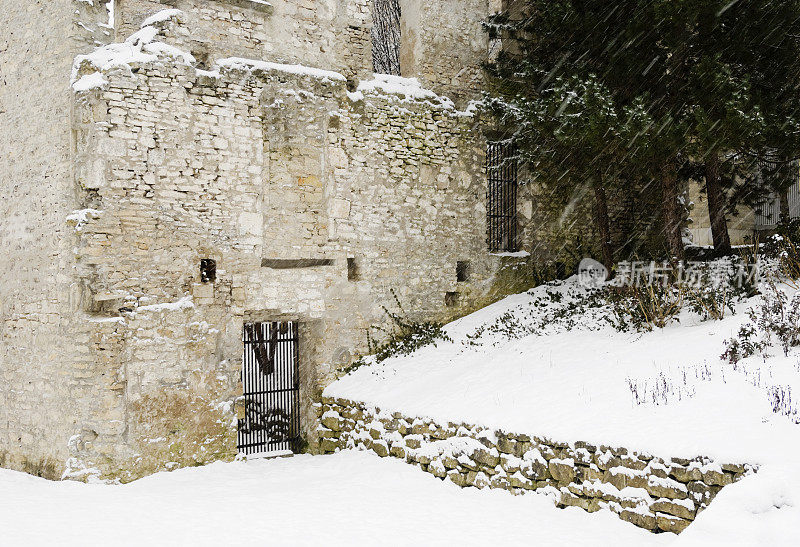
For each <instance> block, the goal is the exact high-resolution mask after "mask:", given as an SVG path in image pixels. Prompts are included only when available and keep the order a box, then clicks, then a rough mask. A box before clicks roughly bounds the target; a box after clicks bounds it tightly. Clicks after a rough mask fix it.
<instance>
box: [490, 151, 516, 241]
mask: <svg viewBox="0 0 800 547" xmlns="http://www.w3.org/2000/svg"><path fill="white" fill-rule="evenodd" d="M486 175H487V178H488V182H489V184H488V188H487V192H486V213H487V216H486V223H487V231H488V234H487V236H488V242H489V252H493V253H497V252H513V251H516V250H517V248H516V246H517V160H516V150H515V149H514V145H513V144H511V143H507V142H491V143H489V144H488V145H487V147H486Z"/></svg>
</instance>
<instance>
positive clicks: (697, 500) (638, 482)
mask: <svg viewBox="0 0 800 547" xmlns="http://www.w3.org/2000/svg"><path fill="white" fill-rule="evenodd" d="M332 410H334V409H332ZM335 410H337V411H339V412H340V414H342V415H346V411H345V410H344V409H342V408H336V409H335ZM393 420H397V421H398V424H399V423H400V422H401V421H408V422H410V421H412V420H408V419H407V418H406V419H404V418H402V417H397V416H393ZM421 423H423V422H422V421H417V425H418V426H419V424H421ZM343 425H344V426H346V428H353V429H354V431H355V432H356V433H355V434H354V435H353V436H354V437H355V438H362V439H363V438H364V437H365V434H366V437H368V439H367V441H366V443H367V446H368V447H370V448H371V449H372V450H376V443H379V442H382V441H385V440H387V439H388V440H389V445H390V446H391V448H390V449H389V453H390V454H394V448H395V447H398V448H402V446H403V445H404V444H407V443H409V441H410V442H411V444H414V445H416V446H418V449H416V450H415V449H410V448H409V449H406V450H405V453H406V459H407V461H409V462H413V463H415V464H417V465H419V466H420V467H421V468H422V469H423V470H425V471H427V472H428V473H431V474H433V475H435V476H437V477H439V478H447V479H448V480H450V481H451V482H453V483H455V484H458V485H459V486H462V487H463V486H475V487H478V488H499V489H507V490H510V491H512V492H514V493H521V492H523V491H525V490H535V489H539V488H545V487H548V488H557V489H558V490H559V492H560V494H559V501H558V504H559V505H560V506H562V507H566V506H574V507H581V508H583V509H584V510H586V511H590V512H592V511H598V510H600V509H604V508H605V509H607V510H613V511H615V512H618V514H619V515H620V517H621V518H623V519H624V520H627V521H629V522H632V523H634V524H636V525H637V526H641V527H643V528H647V529H649V530H661V531H669V532H675V533H678V532H680V531H681V530H682V529H683V528H685V526H687V524H688V523H689V522H691V521H692V520H694V518H695V516H696V514H698V513H699V512H701V511H702V510H703V508H704V507H705V506H706V505H705V504H707V502H708V500H710V499H711V497H713V495H714V494H716V492H718V491H719V490H720V489H721V488H722V486H719V485H709V484H706V483H705V482H703V480H702V479H703V477H702V475H701V480H695V481H689V482H688V483H685V484H684V483H682V482H680V481H677V480H675V479H674V477H672V478H671V477H670V476H669V474H670V473H671V472H672V471H673V470H676V471H675V473H676V474H678V475H679V476H681V477H683V476H688V477H693V476H696V474H694V470H695V469H700V466H701V465H702V466H703V469H704V470H705V471H706V472H708V471H711V470H714V469H715V468H714V465H713V463H712V462H710V461H709V460H703V461H702V462H695V461H692V462H688V463H687V465H685V466H680V465H679V464H677V463H675V462H672V463H671V464H670V467H667V465H666V464H665V463H664V460H661V459H658V458H656V457H653V456H648V457H647V458H646V459H644V458H642V457H640V456H637V455H636V454H635V453H632V452H630V453H627V452H626V451H624V450H620V449H614V450H613V451H612V450H611V449H610V448H609V447H604V449H603V450H604V452H601V454H600V455H601V457H602V459H603V460H604V461H605V462H606V464H608V463H610V462H612V461H618V462H619V463H620V465H618V466H614V467H610V468H609V469H607V470H606V471H603V470H601V469H600V468H599V467H598V466H597V465H596V464H594V463H590V464H588V465H586V464H585V462H586V461H588V460H589V459H590V458H591V459H592V460H594V459H595V457H596V455H592V454H590V453H589V452H588V449H586V448H584V447H578V448H574V449H572V448H570V447H569V446H568V445H566V444H565V443H553V444H554V445H556V444H557V446H555V448H552V447H550V446H548V445H540V444H537V442H536V441H530V442H531V445H532V448H530V449H529V450H528V451H526V452H525V453H524V454H522V457H517V456H515V455H514V452H515V451H516V447H517V445H518V444H519V443H521V442H529V441H518V440H517V436H516V435H514V434H513V433H506V434H499V433H496V434H495V433H494V432H491V431H486V430H478V429H477V428H471V427H469V426H467V425H464V424H458V425H455V424H448V427H447V428H446V429H447V431H448V432H449V433H450V434H451V436H450V437H448V438H447V439H446V440H436V439H435V438H433V437H428V438H426V437H425V436H423V435H421V434H418V435H411V434H407V435H405V436H403V435H402V434H401V433H400V432H399V427H398V430H397V431H389V430H388V428H385V429H387V430H386V431H383V432H382V433H381V435H380V436H379V439H373V438H372V436H371V435H370V433H372V432H373V431H375V430H376V428H375V427H374V419H373V417H372V416H371V415H370V414H369V413H367V416H366V418H365V420H363V421H361V422H359V423H351V422H348V423H346V424H343ZM424 427H425V428H426V429H427V430H429V431H431V430H435V429H442V428H440V427H439V426H438V425H437V424H432V423H427V422H426V423H424ZM378 429H380V428H378ZM417 430H418V431H420V429H419V428H418V429H417ZM331 434H338V433H337V432H332V431H330V430H327V429H325V428H321V429H320V432H319V435H320V437H321V438H325V437H326V436H327V435H331ZM341 435H342V438H347V437H348V436H349V435H350V430H349V429H348V430H347V431H343V433H342V434H341ZM495 435H496V436H495ZM504 435H505V437H504ZM495 438H496V439H497V441H496V442H497V443H498V445H503V441H502V439H503V438H505V439H506V440H507V442H511V441H513V443H514V444H513V446H512V445H510V444H506V445H505V448H506V449H507V450H508V452H500V451H497V450H495V449H494V445H493V444H492V442H489V441H490V440H492V439H495ZM476 441H478V442H477V443H476ZM548 442H551V443H552V441H548ZM478 443H480V444H478ZM487 444H488V447H487ZM377 450H380V448H377ZM548 450H550V455H551V457H550V459H549V461H548V459H546V458H545V456H544V454H545V453H546V452H547V451H548ZM437 454H438V456H437ZM557 454H558V455H561V456H572V455H574V456H576V458H575V459H573V458H563V457H562V458H556V457H554V456H555V455H557ZM634 457H635V458H637V460H636V461H638V462H639V463H632V462H633V458H634ZM581 462H584V463H581ZM624 462H627V463H628V465H630V467H626V466H624ZM730 474H731V473H730V472H727V475H729V476H730ZM709 476H710V475H709Z"/></svg>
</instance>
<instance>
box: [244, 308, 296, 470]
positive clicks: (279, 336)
mask: <svg viewBox="0 0 800 547" xmlns="http://www.w3.org/2000/svg"><path fill="white" fill-rule="evenodd" d="M242 342H243V344H244V353H243V357H242V359H243V362H242V384H243V388H244V418H242V419H240V420H239V431H238V437H237V448H238V449H239V452H240V453H242V454H247V455H252V454H263V453H270V452H276V451H286V450H291V451H293V452H297V451H298V450H299V449H300V412H299V391H300V382H299V370H300V352H299V329H298V324H297V323H296V322H293V321H287V322H280V323H279V322H270V323H246V324H245V325H244V329H243V335H242Z"/></svg>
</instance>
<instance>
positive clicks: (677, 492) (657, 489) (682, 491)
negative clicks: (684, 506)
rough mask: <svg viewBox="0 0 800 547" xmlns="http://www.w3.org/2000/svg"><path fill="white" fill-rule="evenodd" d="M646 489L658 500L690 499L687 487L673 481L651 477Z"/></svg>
mask: <svg viewBox="0 0 800 547" xmlns="http://www.w3.org/2000/svg"><path fill="white" fill-rule="evenodd" d="M644 488H645V489H646V490H647V491H648V492H649V493H650V494H651V495H653V496H655V497H657V498H671V499H686V498H687V497H689V491H688V490H687V488H686V486H685V485H683V484H682V483H679V482H677V481H674V480H672V479H662V478H659V477H655V476H650V477H649V478H648V480H647V484H646V485H645V487H644Z"/></svg>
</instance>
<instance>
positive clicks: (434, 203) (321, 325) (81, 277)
mask: <svg viewBox="0 0 800 547" xmlns="http://www.w3.org/2000/svg"><path fill="white" fill-rule="evenodd" d="M276 9H277V7H276ZM190 21H192V16H190V15H187V14H181V13H173V14H172V15H170V16H169V17H165V18H164V20H162V21H158V22H154V24H153V25H154V26H153V27H152V29H151V30H152V36H151V35H150V32H151V31H150V30H148V31H147V32H145V33H144V34H142V35H140V37H139V38H138V39H137V41H133V42H129V45H130V47H131V48H133V50H134V54H133V55H132V56H130V57H125V59H126V61H125V62H124V63H116V62H110V63H107V62H105V61H104V62H105V64H104V65H103V66H102V67H99V66H97V65H96V64H94V62H93V61H92V58H86V59H83V60H82V61H81V62H80V63H79V64H78V66H77V72H76V77H77V78H79V80H78V81H77V82H76V89H78V92H77V93H76V96H75V104H74V109H75V112H74V116H73V131H74V135H75V142H76V146H75V149H76V154H75V157H74V173H75V180H76V183H77V185H78V187H79V192H78V197H79V204H78V207H77V208H76V209H75V210H74V211H72V212H71V213H70V214H68V215H65V217H64V219H63V221H64V223H65V224H67V225H69V226H70V227H71V229H72V230H73V232H74V235H75V237H76V243H75V245H74V252H75V257H76V261H77V262H76V268H75V271H74V275H75V280H76V283H77V285H78V286H79V287H80V299H79V303H80V308H81V313H82V314H84V317H86V321H85V324H86V325H89V326H90V331H91V333H92V336H93V337H94V339H98V340H100V341H101V342H98V343H97V344H95V345H90V346H89V348H88V349H87V350H86V351H87V352H88V354H89V358H90V359H93V360H94V362H97V363H106V366H107V367H108V369H109V373H108V374H107V375H106V376H107V377H110V378H113V384H112V387H111V388H110V392H111V393H113V394H114V397H115V398H114V404H113V405H109V407H108V410H107V411H103V412H98V414H97V416H98V419H102V418H107V419H108V420H109V422H110V423H113V424H115V427H114V428H111V427H106V428H105V429H104V430H103V431H104V432H105V433H104V434H98V435H97V436H96V437H95V436H93V435H92V434H89V435H88V437H91V447H90V448H91V450H82V451H80V454H78V455H77V456H75V457H74V458H73V460H71V461H70V469H71V470H74V472H75V473H80V472H85V469H89V470H91V469H100V470H101V472H102V474H105V475H108V476H122V478H126V479H127V478H135V476H137V474H138V475H139V476H140V475H141V474H145V473H147V472H151V471H153V470H158V469H160V468H163V465H165V464H167V463H171V464H174V465H190V464H193V463H202V462H205V461H208V458H209V455H210V454H214V455H215V457H232V455H233V452H234V449H233V447H232V442H233V440H232V436H231V432H233V433H235V425H234V426H232V425H231V423H232V422H233V411H234V410H235V403H236V401H238V400H239V396H240V395H241V384H240V372H241V358H242V357H241V356H242V342H241V335H242V325H243V323H244V322H248V321H266V320H284V319H292V320H295V321H299V322H300V324H301V344H302V345H303V347H302V349H301V354H302V356H303V360H302V362H301V381H302V383H301V401H302V420H301V421H302V424H303V428H304V436H305V437H306V438H307V440H309V441H311V442H314V441H315V435H316V418H317V417H316V413H315V412H314V410H313V408H312V405H311V402H312V401H313V400H314V399H315V398H316V397H318V396H319V394H320V392H321V389H322V388H323V387H324V386H325V385H327V384H328V383H330V382H331V381H332V380H333V379H334V378H335V377H336V376H337V374H338V373H339V371H341V370H342V369H343V368H344V367H346V366H347V365H349V364H350V363H351V361H352V360H353V359H354V358H355V356H356V355H357V354H359V353H363V352H365V351H366V349H367V348H366V333H367V332H369V331H370V327H371V326H373V325H383V326H388V320H387V316H386V313H385V311H384V306H385V307H387V308H389V309H392V310H393V311H398V310H397V304H396V301H395V297H396V298H397V300H399V302H400V303H401V305H402V306H403V310H404V313H406V314H408V315H410V316H413V317H418V318H422V317H425V318H433V317H440V318H442V319H445V318H448V317H452V316H454V315H458V314H459V313H463V311H464V310H467V309H469V307H470V306H471V305H473V303H474V302H476V299H480V298H481V296H482V295H483V294H485V293H486V291H488V290H489V288H490V287H491V285H492V282H493V279H494V276H495V273H496V272H497V271H498V270H499V269H500V267H501V265H502V264H503V261H504V260H505V261H508V259H503V258H501V257H496V256H492V255H490V254H489V253H488V252H487V249H486V236H485V214H486V212H485V211H486V209H485V204H484V200H485V176H484V173H483V156H484V146H485V145H484V142H483V139H482V137H481V133H480V131H478V130H476V129H478V128H479V120H478V118H477V116H476V115H475V114H474V113H472V112H461V111H459V110H457V109H456V108H455V107H454V106H453V104H452V102H451V101H450V100H449V99H447V98H445V97H441V96H438V95H436V94H435V93H433V92H431V91H428V90H424V89H422V88H420V87H418V86H416V85H415V82H413V81H410V80H405V79H397V78H378V79H375V80H370V81H365V82H361V84H360V85H359V86H357V87H358V90H357V91H355V92H351V91H348V82H347V78H346V77H345V76H344V75H342V74H339V73H336V72H331V71H323V70H319V69H312V68H307V67H302V66H297V65H281V64H277V63H266V62H262V61H258V60H253V61H245V60H237V61H225V62H220V63H219V64H218V65H216V66H204V67H201V66H199V63H198V62H197V60H196V59H195V58H193V57H192V55H191V54H190V53H189V52H187V51H181V50H179V49H176V48H177V45H178V44H181V43H189V42H191V40H192V39H193V36H194V34H193V33H194V29H193V27H191V26H190V25H189V24H188V22H190ZM199 32H201V33H202V32H205V31H203V30H201V31H199ZM145 36H148V37H147V38H145ZM115 48H116V49H115ZM118 49H119V48H118V47H117V46H110V49H107V50H105V51H104V52H101V53H102V54H101V55H99V58H103V59H106V58H107V57H106V55H110V56H111V57H113V56H114V55H115V54H116V53H118ZM124 51H125V54H126V55H128V54H129V53H130V51H129V49H128V47H127V46H126V48H124ZM95 58H97V57H95ZM87 82H88V83H89V84H91V85H85V84H86V83H87ZM201 259H213V260H215V261H216V263H217V278H216V280H215V281H214V282H213V283H204V282H203V281H202V280H201V276H200V268H199V265H200V261H201ZM303 260H317V261H318V262H316V263H314V264H316V265H313V266H310V267H300V265H301V264H302V261H303ZM464 261H466V262H469V272H470V275H469V279H466V280H461V281H459V280H458V278H457V264H458V263H459V262H464ZM281 263H283V265H285V264H287V263H288V264H290V265H291V264H294V267H290V268H285V267H281ZM372 333H373V334H378V336H380V333H378V332H377V331H372ZM108 391H109V390H108V389H107V390H106V392H108ZM164 398H165V400H162V399H164ZM157 401H161V402H165V403H169V404H165V405H164V406H165V407H168V408H169V409H171V410H170V412H169V413H168V412H162V413H161V414H158V413H157V412H156V409H157V408H158V405H157V404H155V403H154V402H157ZM211 407H213V408H214V409H216V410H214V412H212V413H211V414H209V413H208V412H209V411H208V408H211ZM154 412H156V414H154ZM198 415H199V416H213V417H214V418H213V419H207V420H202V423H196V422H197V416H198ZM192 420H194V422H193V421H192ZM151 423H155V424H161V425H160V426H159V428H160V429H159V428H156V429H153V427H155V426H153V427H151V426H150V424H151ZM187 423H195V425H194V426H193V427H191V428H190V427H187V426H186V424H187ZM220 423H226V424H227V426H226V428H223V429H225V431H227V432H228V433H227V434H225V433H222V432H220V428H219V427H218V425H219V424H220ZM99 427H101V426H92V427H91V428H90V429H91V431H93V432H96V433H99V431H98V428H99ZM164 432H166V433H164ZM80 446H81V447H83V445H80ZM201 449H205V451H203V450H201ZM164 454H170V455H171V456H170V458H169V459H167V458H166V457H163V455H164ZM130 462H134V463H135V465H134V464H131V463H130ZM129 468H132V469H133V471H130V470H129Z"/></svg>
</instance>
